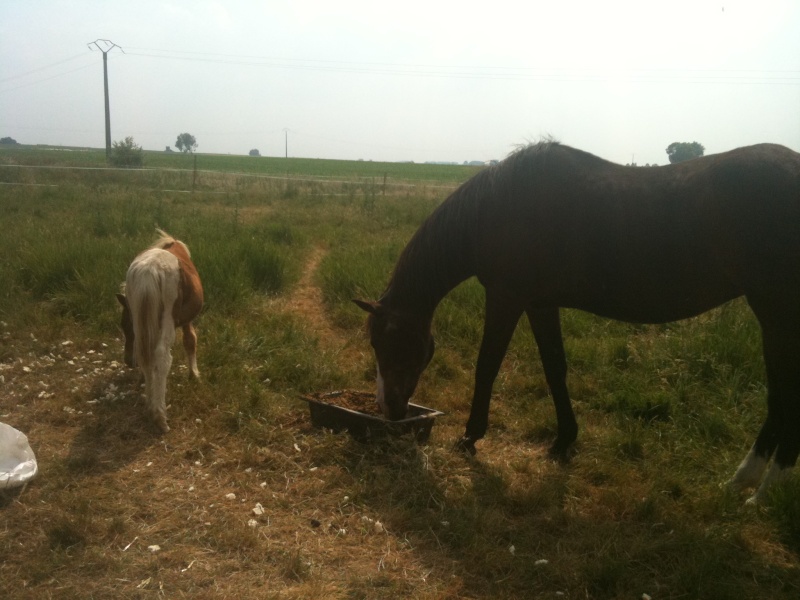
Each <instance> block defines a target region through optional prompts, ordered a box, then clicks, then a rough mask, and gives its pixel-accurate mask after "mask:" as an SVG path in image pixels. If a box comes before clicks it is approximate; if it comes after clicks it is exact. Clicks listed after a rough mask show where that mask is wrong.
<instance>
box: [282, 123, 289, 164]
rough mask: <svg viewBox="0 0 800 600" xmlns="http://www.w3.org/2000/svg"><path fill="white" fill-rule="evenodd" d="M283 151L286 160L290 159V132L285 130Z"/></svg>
mask: <svg viewBox="0 0 800 600" xmlns="http://www.w3.org/2000/svg"><path fill="white" fill-rule="evenodd" d="M283 151H284V158H289V130H288V129H285V128H284V130H283Z"/></svg>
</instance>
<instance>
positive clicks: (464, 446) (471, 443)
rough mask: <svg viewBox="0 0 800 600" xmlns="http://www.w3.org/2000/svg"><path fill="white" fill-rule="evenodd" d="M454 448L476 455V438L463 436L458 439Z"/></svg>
mask: <svg viewBox="0 0 800 600" xmlns="http://www.w3.org/2000/svg"><path fill="white" fill-rule="evenodd" d="M453 449H454V450H456V451H457V452H465V453H467V454H469V455H470V456H475V455H476V454H477V453H478V451H477V450H476V449H475V440H473V439H472V438H470V437H467V436H466V435H465V436H462V437H461V439H460V440H458V441H457V442H456V443H455V445H454V446H453Z"/></svg>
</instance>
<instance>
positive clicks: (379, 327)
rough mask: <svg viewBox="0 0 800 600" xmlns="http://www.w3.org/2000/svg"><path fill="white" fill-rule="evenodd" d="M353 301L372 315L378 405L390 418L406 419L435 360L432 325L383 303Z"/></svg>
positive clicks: (370, 318) (371, 332)
mask: <svg viewBox="0 0 800 600" xmlns="http://www.w3.org/2000/svg"><path fill="white" fill-rule="evenodd" d="M353 302H355V303H356V304H357V305H358V306H359V307H360V308H362V309H363V310H365V311H367V312H368V313H369V318H368V319H367V331H368V332H369V339H370V344H371V345H372V348H373V350H374V351H375V359H376V361H377V363H378V393H377V401H378V405H379V406H380V407H381V410H382V411H383V414H384V416H385V417H386V418H387V419H392V420H397V419H402V418H404V417H405V416H406V412H407V410H408V401H409V399H410V398H411V395H412V394H413V393H414V390H415V389H416V387H417V382H418V381H419V378H420V375H422V372H423V371H424V370H425V367H427V366H428V363H429V362H430V361H431V358H433V349H434V343H433V336H432V335H431V330H430V323H429V322H425V321H422V320H419V319H415V318H413V316H410V315H406V314H402V313H399V312H397V311H393V310H391V309H390V308H387V307H386V306H384V305H383V304H381V303H380V302H365V301H363V300H353Z"/></svg>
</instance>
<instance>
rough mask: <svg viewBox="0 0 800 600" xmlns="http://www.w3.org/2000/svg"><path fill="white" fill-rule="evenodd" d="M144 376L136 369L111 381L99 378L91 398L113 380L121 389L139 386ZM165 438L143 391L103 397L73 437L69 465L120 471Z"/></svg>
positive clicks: (89, 471) (90, 471)
mask: <svg viewBox="0 0 800 600" xmlns="http://www.w3.org/2000/svg"><path fill="white" fill-rule="evenodd" d="M140 378H141V376H140V374H139V373H138V372H136V371H125V372H124V373H122V374H120V375H116V376H115V377H114V378H113V380H112V381H111V382H109V381H108V380H102V381H98V382H97V383H95V385H94V386H93V388H92V389H91V391H90V394H89V395H90V397H91V398H98V397H102V395H103V392H104V390H106V389H107V386H108V385H109V383H113V384H114V385H116V386H117V388H118V389H120V390H131V389H133V390H138V389H139V382H140ZM134 396H135V397H134ZM161 438H162V435H161V433H160V431H159V429H158V428H157V427H156V425H155V424H154V423H153V422H152V421H151V420H150V419H149V416H148V412H147V410H146V408H145V401H144V399H143V398H141V397H140V394H138V393H137V394H135V395H133V394H129V395H124V396H123V397H121V398H117V399H114V400H108V399H104V400H100V401H99V402H98V403H97V404H95V405H93V408H92V416H91V417H89V418H87V419H86V420H85V425H84V427H83V428H82V429H81V430H80V431H79V432H78V434H77V435H76V436H75V437H74V438H73V440H72V444H71V446H70V450H69V455H68V456H67V458H66V466H67V468H68V469H69V471H70V472H72V473H73V474H74V475H96V474H100V473H104V472H109V471H116V470H118V469H120V468H122V467H124V466H125V465H127V464H129V463H130V462H132V461H133V460H135V458H136V457H137V456H138V455H139V454H140V453H141V452H143V451H144V450H146V449H147V448H149V447H151V446H152V445H153V444H156V443H158V441H159V440H160V439H161Z"/></svg>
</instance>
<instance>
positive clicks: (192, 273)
mask: <svg viewBox="0 0 800 600" xmlns="http://www.w3.org/2000/svg"><path fill="white" fill-rule="evenodd" d="M158 233H159V235H160V238H159V240H158V241H157V242H156V243H155V244H153V246H151V247H150V248H148V249H147V250H145V251H144V252H142V253H141V254H139V255H138V256H137V257H136V258H135V259H134V260H133V262H132V263H131V265H130V267H129V268H128V274H127V276H126V277H125V294H124V295H123V294H117V300H119V303H120V304H121V305H122V331H123V332H124V334H125V364H127V365H128V366H129V367H137V366H138V367H139V368H140V369H141V370H142V373H143V374H144V381H145V393H146V396H147V402H148V406H149V409H150V412H151V413H152V415H153V418H154V419H155V421H156V423H157V424H158V426H159V427H160V428H161V430H162V431H163V432H164V433H166V432H168V431H169V426H168V425H167V414H166V401H165V395H166V391H167V375H168V374H169V369H170V366H172V344H173V342H174V341H175V329H176V328H177V327H180V328H182V329H183V347H184V349H185V350H186V357H187V359H188V361H189V374H190V376H192V377H195V378H199V377H200V372H199V371H198V370H197V334H196V333H195V330H194V327H193V326H192V319H194V318H195V317H196V316H197V315H198V314H199V313H200V310H201V309H202V308H203V286H202V284H201V283H200V276H199V275H198V274H197V269H196V268H195V266H194V264H193V263H192V259H191V258H190V256H189V248H187V247H186V244H184V243H183V242H181V241H178V240H176V239H175V238H173V237H171V236H169V235H168V234H166V233H164V232H163V231H161V230H158Z"/></svg>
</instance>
